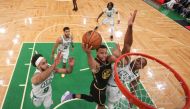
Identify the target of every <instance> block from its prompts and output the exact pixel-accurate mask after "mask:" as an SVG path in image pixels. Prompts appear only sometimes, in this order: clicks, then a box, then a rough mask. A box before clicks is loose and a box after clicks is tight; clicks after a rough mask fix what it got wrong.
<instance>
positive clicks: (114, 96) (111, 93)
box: [106, 86, 122, 109]
mask: <svg viewBox="0 0 190 109" xmlns="http://www.w3.org/2000/svg"><path fill="white" fill-rule="evenodd" d="M106 95H107V99H108V109H114V104H116V103H117V102H118V101H119V99H120V98H121V97H122V94H121V92H120V90H119V89H118V87H117V86H107V89H106Z"/></svg>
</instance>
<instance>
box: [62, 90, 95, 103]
mask: <svg viewBox="0 0 190 109" xmlns="http://www.w3.org/2000/svg"><path fill="white" fill-rule="evenodd" d="M75 98H78V99H83V100H86V101H88V102H94V99H93V97H92V95H86V94H73V93H71V92H69V91H66V92H65V93H64V94H63V96H62V97H61V102H64V101H67V100H70V99H75Z"/></svg>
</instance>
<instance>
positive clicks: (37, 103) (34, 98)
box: [30, 92, 44, 107]
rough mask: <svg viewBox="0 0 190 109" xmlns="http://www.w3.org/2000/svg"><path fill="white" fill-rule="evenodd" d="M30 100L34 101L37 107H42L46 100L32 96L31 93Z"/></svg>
mask: <svg viewBox="0 0 190 109" xmlns="http://www.w3.org/2000/svg"><path fill="white" fill-rule="evenodd" d="M30 98H31V99H32V102H33V104H34V106H35V107H40V106H41V104H42V103H43V101H44V98H42V97H36V96H34V95H33V94H32V92H31V93H30Z"/></svg>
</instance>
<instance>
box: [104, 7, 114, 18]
mask: <svg viewBox="0 0 190 109" xmlns="http://www.w3.org/2000/svg"><path fill="white" fill-rule="evenodd" d="M103 12H104V13H105V14H106V16H107V17H109V18H114V14H115V13H116V12H117V10H116V9H115V8H112V9H111V10H109V9H108V8H105V9H104V11H103Z"/></svg>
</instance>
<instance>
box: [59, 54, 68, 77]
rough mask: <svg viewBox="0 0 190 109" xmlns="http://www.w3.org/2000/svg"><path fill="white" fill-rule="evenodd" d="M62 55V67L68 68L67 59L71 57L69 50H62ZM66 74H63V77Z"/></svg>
mask: <svg viewBox="0 0 190 109" xmlns="http://www.w3.org/2000/svg"><path fill="white" fill-rule="evenodd" d="M62 55H63V65H62V68H66V63H67V60H68V57H69V51H66V52H62ZM64 76H65V74H61V77H62V78H63V77H64Z"/></svg>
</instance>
